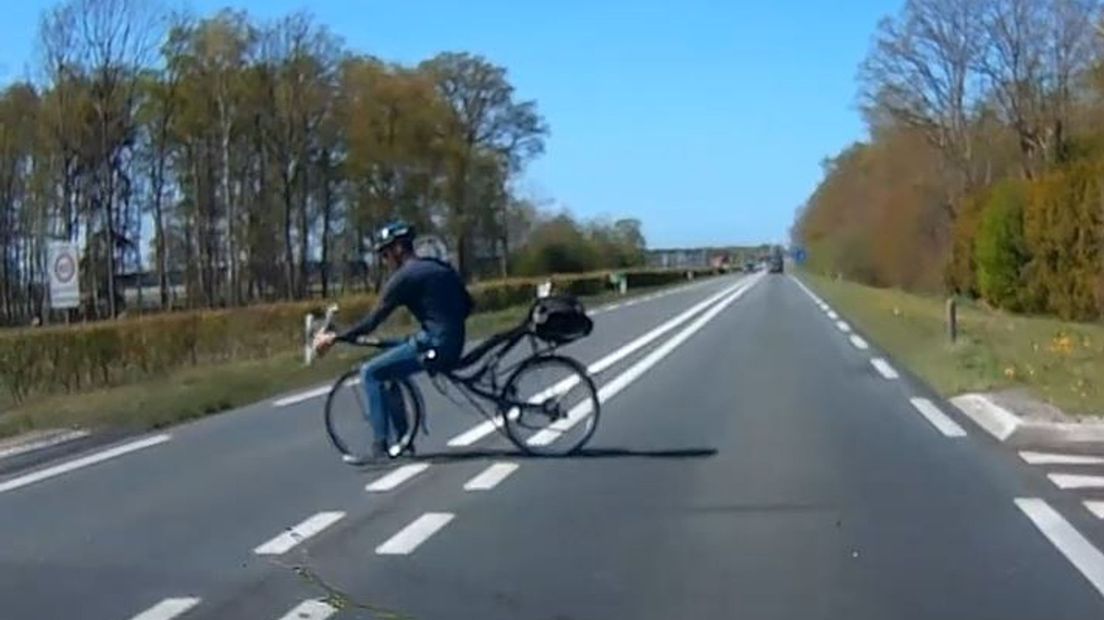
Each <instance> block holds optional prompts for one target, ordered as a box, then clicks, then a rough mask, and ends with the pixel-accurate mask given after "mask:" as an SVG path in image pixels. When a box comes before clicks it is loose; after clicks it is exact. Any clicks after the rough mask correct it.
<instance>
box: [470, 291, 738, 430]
mask: <svg viewBox="0 0 1104 620" xmlns="http://www.w3.org/2000/svg"><path fill="white" fill-rule="evenodd" d="M746 283H747V278H742V279H741V280H740V281H739V282H737V283H736V284H734V285H732V286H730V287H728V288H726V289H725V290H723V291H721V292H719V293H717V294H715V295H712V296H710V297H709V298H707V299H705V300H704V301H702V302H699V303H697V304H695V305H693V306H691V307H690V308H688V309H686V310H684V311H683V312H682V313H680V314H678V315H676V316H674V317H672V318H670V319H668V320H667V321H665V322H663V323H662V324H660V325H658V326H657V327H655V328H654V329H652V330H650V331H648V332H646V333H644V334H642V335H641V336H639V337H637V338H636V339H635V340H633V341H631V342H629V343H628V344H626V345H624V346H622V347H620V348H619V349H616V350H615V351H613V352H611V353H610V354H608V355H606V356H605V357H603V358H602V359H600V360H598V361H596V362H594V363H593V364H591V365H590V366H588V367H587V373H588V374H590V375H591V376H594V375H597V374H599V373H601V372H603V371H605V370H606V369H608V368H609V367H611V366H613V365H614V364H616V363H617V362H620V361H621V360H623V359H625V358H626V357H628V356H630V355H632V354H633V353H635V352H636V351H638V350H639V349H641V348H643V347H645V346H647V345H648V344H649V343H651V342H652V341H653V340H655V339H656V338H659V337H660V336H662V335H663V334H665V333H667V332H669V331H671V330H672V329H674V328H676V327H678V326H679V325H682V324H683V323H685V322H686V321H688V320H690V319H691V318H692V317H693V316H694V315H695V314H697V313H699V312H701V311H702V310H704V309H705V308H708V307H709V306H710V305H712V304H713V303H715V302H716V301H718V300H720V299H722V298H724V296H725V295H728V294H729V293H731V292H733V291H736V290H738V289H740V288H741V287H743V286H744V285H745V284H746ZM573 385H574V382H573V381H561V382H559V383H557V384H556V385H554V386H550V387H549V388H546V389H545V390H544V391H543V392H541V393H540V394H537V395H534V396H533V397H531V398H530V399H529V400H530V402H540V400H541V399H543V398H547V394H548V393H549V390H551V391H552V393H556V391H557V390H564V391H566V390H569V389H571V387H572V386H573ZM501 427H502V418H501V416H496V417H495V418H494V420H493V421H492V420H488V421H484V422H480V423H479V424H476V425H475V426H473V427H472V428H470V429H468V430H466V431H464V432H463V433H460V434H459V435H457V436H455V437H453V438H452V439H449V440H448V445H449V447H452V448H456V447H464V446H470V445H472V444H474V443H475V442H477V441H479V440H480V439H483V438H484V437H486V436H487V435H490V434H491V433H493V432H495V429H498V428H501Z"/></svg>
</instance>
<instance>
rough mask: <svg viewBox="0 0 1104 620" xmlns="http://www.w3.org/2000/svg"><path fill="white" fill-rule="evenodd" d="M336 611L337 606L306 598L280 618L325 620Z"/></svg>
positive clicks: (289, 619)
mask: <svg viewBox="0 0 1104 620" xmlns="http://www.w3.org/2000/svg"><path fill="white" fill-rule="evenodd" d="M336 613H337V608H336V607H334V606H332V605H330V604H329V603H327V602H325V601H318V600H314V599H311V600H307V601H303V602H302V603H299V604H298V605H296V606H295V607H293V608H292V610H291V611H289V612H287V613H286V614H284V615H282V616H280V620H326V618H329V617H330V616H332V615H334V614H336Z"/></svg>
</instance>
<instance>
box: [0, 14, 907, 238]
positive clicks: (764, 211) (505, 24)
mask: <svg viewBox="0 0 1104 620" xmlns="http://www.w3.org/2000/svg"><path fill="white" fill-rule="evenodd" d="M5 4H6V6H5V7H4V29H3V33H2V36H0V80H4V81H8V80H12V79H18V78H21V77H24V76H26V75H27V74H28V72H31V71H33V66H34V65H33V63H34V55H35V43H34V40H35V36H36V29H37V24H38V20H39V15H40V14H41V12H42V10H43V9H45V8H47V7H49V6H52V5H53V4H54V3H53V2H48V1H43V0H19V1H16V2H11V3H5ZM170 5H171V3H170ZM227 5H230V6H233V7H235V8H244V9H246V10H248V11H249V12H250V13H252V14H254V15H256V16H258V17H261V18H267V17H276V16H280V15H283V14H286V13H288V12H291V11H295V10H300V9H307V10H309V11H310V12H312V13H314V14H315V15H316V16H317V18H318V20H319V21H320V22H321V23H324V24H327V25H328V26H329V27H330V28H331V29H332V30H333V31H334V32H336V33H337V34H338V35H340V36H341V37H343V38H344V39H345V41H346V43H347V44H348V46H349V47H351V48H353V49H356V50H359V51H364V52H369V53H372V54H375V55H377V56H381V57H384V58H388V59H391V60H396V61H402V62H411V63H413V62H417V61H418V60H421V59H423V58H426V57H428V56H431V55H433V54H435V53H437V52H439V51H448V50H456V51H459V50H463V51H470V52H475V53H479V54H483V55H484V56H486V57H487V58H489V59H490V60H492V61H493V62H495V63H497V64H501V65H504V66H506V67H507V68H508V69H509V72H510V78H511V80H512V82H513V83H514V84H515V85H516V86H517V89H518V93H519V95H520V96H521V97H524V98H530V99H536V100H537V102H538V104H539V107H540V110H541V112H542V113H543V114H544V116H545V118H546V119H547V121H548V123H549V125H550V126H551V130H552V132H551V136H550V137H549V139H548V142H547V151H546V153H545V154H544V155H543V156H542V157H541V158H540V159H539V160H537V161H535V162H534V163H533V164H532V165H531V166H530V168H529V169H528V171H527V174H526V177H525V179H524V180H523V181H522V183H521V187H522V188H523V190H524V191H525V192H527V193H530V194H532V195H534V196H537V197H541V198H546V199H552V200H555V201H556V202H557V204H560V205H563V206H565V207H567V208H569V209H570V210H571V211H572V212H573V213H575V214H576V215H581V216H586V217H590V216H598V215H606V216H610V217H622V216H633V217H639V218H640V219H641V220H642V221H643V222H644V228H645V233H646V235H647V237H648V240H649V244H650V245H651V246H653V247H669V246H682V245H702V244H728V243H755V242H760V241H783V240H785V238H786V236H787V231H788V229H789V225H790V223H791V222H792V220H793V214H794V210H795V208H796V207H797V206H798V205H799V204H801V203H802V202H803V201H804V199H805V198H806V197H807V196H808V195H809V193H810V192H811V191H812V189H813V188H814V187H815V186H816V183H817V181H818V180H819V178H820V162H821V160H822V159H823V158H824V157H825V156H827V155H830V154H832V153H834V152H836V151H838V150H839V149H840V148H842V147H844V146H846V145H847V144H849V143H850V142H852V141H854V140H856V139H860V138H862V137H863V135H864V129H863V125H862V123H861V120H860V118H859V115H858V113H857V111H856V109H855V73H856V67H857V64H858V62H859V61H860V60H861V58H862V57H863V55H864V54H865V52H866V50H867V48H868V45H869V42H870V37H871V35H872V33H873V31H874V28H875V25H876V24H877V21H878V19H879V18H881V17H882V16H884V15H886V14H888V13H891V12H895V11H896V10H897V8H898V6H899V5H900V2H899V0H848V1H847V2H823V1H820V0H808V1H805V2H797V1H793V0H775V1H769V0H764V1H761V2H745V1H741V0H717V1H707V0H679V1H675V0H667V1H664V2H659V1H655V0H600V1H595V0H590V1H582V0H556V1H554V2H539V3H538V2H526V1H519V0H469V1H467V2H462V1H459V0H388V1H379V0H316V1H315V2H304V1H303V0H238V1H236V2H215V1H209V0H191V1H190V2H189V3H188V4H187V5H186V6H189V7H190V8H191V9H192V10H193V11H194V12H198V13H208V12H211V11H214V10H216V9H218V8H221V7H223V6H227Z"/></svg>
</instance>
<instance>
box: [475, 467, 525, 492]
mask: <svg viewBox="0 0 1104 620" xmlns="http://www.w3.org/2000/svg"><path fill="white" fill-rule="evenodd" d="M517 468H518V465H517V463H493V464H492V465H491V466H490V467H488V468H487V469H484V470H483V471H481V472H479V474H477V475H476V476H475V477H474V478H472V479H471V480H468V481H467V482H466V483H464V490H465V491H490V490H491V489H493V488H495V487H496V486H498V483H500V482H502V481H503V480H505V479H506V478H507V477H508V476H509V475H510V474H512V473H514V472H515V471H517Z"/></svg>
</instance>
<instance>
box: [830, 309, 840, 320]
mask: <svg viewBox="0 0 1104 620" xmlns="http://www.w3.org/2000/svg"><path fill="white" fill-rule="evenodd" d="M828 318H830V319H832V320H833V321H835V320H837V319H839V315H838V314H836V311H835V310H829V311H828Z"/></svg>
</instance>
